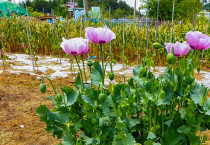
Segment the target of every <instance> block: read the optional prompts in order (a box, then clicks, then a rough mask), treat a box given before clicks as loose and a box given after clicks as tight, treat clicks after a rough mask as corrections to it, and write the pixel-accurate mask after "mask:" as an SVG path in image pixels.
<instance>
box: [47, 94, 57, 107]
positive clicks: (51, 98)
mask: <svg viewBox="0 0 210 145" xmlns="http://www.w3.org/2000/svg"><path fill="white" fill-rule="evenodd" d="M47 99H49V100H52V101H53V103H54V105H55V107H57V101H56V100H55V98H54V97H53V96H50V97H47Z"/></svg>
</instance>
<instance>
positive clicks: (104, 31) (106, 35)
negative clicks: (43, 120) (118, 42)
mask: <svg viewBox="0 0 210 145" xmlns="http://www.w3.org/2000/svg"><path fill="white" fill-rule="evenodd" d="M85 37H86V38H87V39H88V40H89V41H90V42H92V43H95V44H105V43H107V42H109V41H111V40H112V39H116V35H115V34H114V32H112V31H111V30H110V29H109V28H107V27H106V26H105V28H101V27H100V28H92V27H88V28H86V29H85Z"/></svg>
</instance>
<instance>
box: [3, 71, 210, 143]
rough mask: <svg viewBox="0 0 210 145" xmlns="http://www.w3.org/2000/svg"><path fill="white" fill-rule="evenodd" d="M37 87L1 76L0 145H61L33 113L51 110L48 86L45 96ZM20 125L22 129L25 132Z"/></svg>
mask: <svg viewBox="0 0 210 145" xmlns="http://www.w3.org/2000/svg"><path fill="white" fill-rule="evenodd" d="M1 69H2V68H1ZM73 77H75V75H71V76H69V77H68V78H57V79H55V80H53V82H54V83H55V82H60V83H61V84H62V85H65V86H71V85H72V84H73V83H72V82H73V81H74V80H73ZM117 80H118V79H117ZM39 84H40V80H37V79H36V77H35V76H30V75H28V74H20V75H16V74H10V73H8V72H3V73H2V74H0V144H2V145H56V144H59V143H61V142H62V141H61V140H58V139H56V138H53V137H52V136H51V134H50V133H49V132H47V131H45V127H46V125H45V123H43V122H41V121H40V118H39V116H37V115H36V113H35V111H36V108H37V107H38V106H39V105H41V104H46V105H47V107H51V106H52V102H51V101H50V100H47V99H46V97H48V96H49V95H51V94H52V93H53V90H52V88H51V87H49V86H50V84H49V82H48V81H47V80H46V81H45V84H46V85H47V86H48V89H47V92H46V93H45V94H42V93H41V92H40V91H39ZM209 96H210V94H209ZM20 125H24V128H21V127H20ZM204 134H207V135H208V136H209V139H208V142H207V145H210V131H206V132H204Z"/></svg>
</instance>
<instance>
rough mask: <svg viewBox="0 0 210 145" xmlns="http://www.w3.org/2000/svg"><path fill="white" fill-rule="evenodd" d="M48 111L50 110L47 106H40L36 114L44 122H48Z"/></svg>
mask: <svg viewBox="0 0 210 145" xmlns="http://www.w3.org/2000/svg"><path fill="white" fill-rule="evenodd" d="M47 111H48V108H47V107H46V106H45V105H40V106H39V107H38V108H37V109H36V114H37V115H39V117H40V119H41V120H42V121H44V122H46V121H47Z"/></svg>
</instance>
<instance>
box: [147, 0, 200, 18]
mask: <svg viewBox="0 0 210 145" xmlns="http://www.w3.org/2000/svg"><path fill="white" fill-rule="evenodd" d="M144 2H146V0H144ZM157 6H158V1H157V0H150V2H149V8H150V11H149V15H150V17H153V18H156V17H157ZM202 6H203V4H202V3H201V2H200V0H175V14H174V18H175V19H176V20H182V19H188V20H192V19H193V13H194V14H198V13H199V12H200V11H201V9H202ZM172 9H173V0H160V9H159V20H171V18H172Z"/></svg>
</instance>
